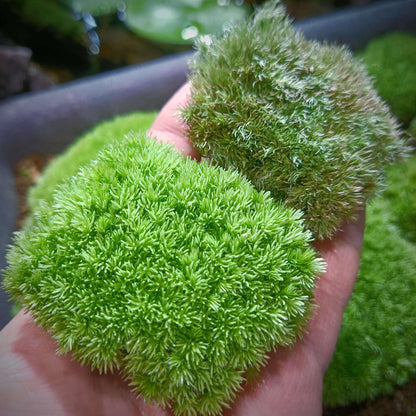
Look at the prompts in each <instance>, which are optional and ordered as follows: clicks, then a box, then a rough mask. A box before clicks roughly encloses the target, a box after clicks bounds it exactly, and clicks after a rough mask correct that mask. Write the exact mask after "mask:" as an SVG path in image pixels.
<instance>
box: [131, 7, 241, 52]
mask: <svg viewBox="0 0 416 416" xmlns="http://www.w3.org/2000/svg"><path fill="white" fill-rule="evenodd" d="M224 3H227V2H224ZM248 11H249V9H248V8H247V7H245V6H238V5H236V4H225V5H224V6H222V5H219V4H218V3H217V1H215V0H180V1H176V2H175V3H174V4H173V3H172V2H170V1H167V0H162V1H152V0H145V1H131V2H130V3H129V5H128V7H127V15H126V24H127V26H128V27H129V28H130V29H131V30H132V31H133V32H135V33H137V34H139V35H140V36H143V37H146V38H149V39H151V40H154V41H157V42H165V43H175V44H190V43H192V42H193V40H194V39H195V37H196V36H198V35H201V34H202V35H203V34H211V33H215V32H219V31H221V30H222V29H223V26H224V24H226V23H229V22H239V21H243V20H244V19H245V18H246V17H247V15H248Z"/></svg>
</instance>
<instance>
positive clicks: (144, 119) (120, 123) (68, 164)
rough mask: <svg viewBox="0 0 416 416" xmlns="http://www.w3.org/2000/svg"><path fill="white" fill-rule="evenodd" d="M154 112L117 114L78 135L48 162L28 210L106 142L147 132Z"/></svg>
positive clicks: (51, 192) (30, 198)
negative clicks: (127, 135) (132, 133)
mask: <svg viewBox="0 0 416 416" xmlns="http://www.w3.org/2000/svg"><path fill="white" fill-rule="evenodd" d="M156 115H157V113H156V112H136V113H131V114H127V115H123V116H118V117H115V118H114V119H112V120H110V121H104V122H102V123H100V124H98V125H96V126H95V127H94V128H93V129H92V130H91V131H89V132H87V133H86V134H84V135H82V136H81V137H80V138H79V139H77V140H76V141H75V142H74V143H73V144H72V145H71V146H70V147H69V148H68V149H66V150H65V152H64V153H62V154H61V155H59V156H58V157H56V158H55V159H53V160H52V161H51V163H50V164H49V165H48V166H47V168H46V169H45V170H44V171H43V173H42V176H41V177H40V178H39V181H38V182H37V183H36V185H35V186H33V187H32V188H31V189H30V191H29V196H28V203H29V208H30V211H31V212H34V211H36V209H37V208H38V206H39V204H40V202H41V201H42V200H46V201H51V200H52V198H53V192H54V190H55V188H56V187H57V185H58V184H60V183H62V182H63V181H64V180H65V179H68V178H70V177H71V176H72V175H75V174H76V173H77V171H78V169H79V168H80V167H81V166H84V165H86V164H88V163H90V162H91V160H93V159H95V158H96V156H97V154H98V152H99V151H100V150H101V149H102V148H103V147H104V146H105V145H106V144H108V143H110V142H113V141H118V140H121V139H122V138H123V136H124V135H126V134H127V133H129V132H133V131H134V132H140V131H141V132H144V131H147V130H148V129H149V128H150V126H151V125H152V123H153V121H154V120H155V118H156Z"/></svg>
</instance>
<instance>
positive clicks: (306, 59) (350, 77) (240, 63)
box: [182, 1, 404, 238]
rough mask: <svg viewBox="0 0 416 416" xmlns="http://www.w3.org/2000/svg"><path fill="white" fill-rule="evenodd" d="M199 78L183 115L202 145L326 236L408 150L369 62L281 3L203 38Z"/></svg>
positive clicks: (196, 67)
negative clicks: (321, 39)
mask: <svg viewBox="0 0 416 416" xmlns="http://www.w3.org/2000/svg"><path fill="white" fill-rule="evenodd" d="M191 81H192V101H191V103H190V105H189V106H188V107H187V108H185V109H184V110H183V111H182V114H183V117H184V119H185V120H186V122H187V124H188V125H189V137H190V139H191V141H192V142H193V143H194V145H195V147H196V148H197V150H198V152H199V153H200V154H201V155H203V156H206V157H208V158H209V159H211V160H212V161H213V162H214V163H215V164H218V165H220V166H222V167H225V168H229V167H232V168H237V169H238V170H239V171H240V172H242V173H243V174H244V175H245V176H246V177H247V178H248V179H249V180H250V181H251V182H252V183H253V184H254V186H255V187H256V188H257V189H263V190H268V191H270V192H271V194H272V196H273V197H274V198H275V199H276V200H278V201H286V202H287V203H288V204H290V205H291V206H293V207H295V208H298V209H301V210H302V211H303V212H304V214H305V221H306V224H307V226H308V228H309V229H310V230H311V231H312V232H313V234H314V235H315V237H316V238H324V237H329V236H331V235H332V234H333V233H334V232H335V231H336V229H337V228H338V227H339V226H340V224H341V222H342V221H343V220H344V219H346V218H352V217H354V213H355V211H356V209H357V206H360V205H362V204H363V203H365V202H366V201H367V200H368V199H369V198H370V197H372V196H373V195H374V194H375V193H376V191H377V189H378V188H379V186H380V184H382V183H383V180H384V179H383V175H384V168H385V165H386V164H388V163H391V162H394V161H395V160H396V158H397V157H398V156H400V155H401V154H402V153H403V152H404V146H403V142H402V140H401V139H400V138H399V132H398V129H397V124H396V122H395V120H393V118H392V117H391V115H390V113H389V110H388V108H387V106H386V105H385V104H384V103H383V102H382V101H381V100H380V99H379V97H378V96H377V93H376V92H375V90H374V88H373V85H372V82H371V80H370V79H369V77H368V76H367V73H366V70H365V67H364V65H363V64H361V63H360V62H358V60H356V59H354V58H353V57H352V55H351V53H350V52H348V51H347V50H346V49H345V48H341V47H337V46H328V45H322V44H319V43H317V42H312V41H308V40H305V39H304V37H303V36H302V35H301V34H299V33H297V32H295V31H294V29H293V27H292V25H291V22H290V21H289V19H288V17H287V16H286V14H285V10H284V8H283V7H282V6H280V5H279V3H278V2H276V1H274V2H269V3H267V5H266V6H265V7H264V8H263V9H262V10H261V11H260V12H259V13H258V14H257V15H256V16H255V17H254V19H253V20H252V21H251V22H250V23H249V24H248V25H240V26H238V27H235V28H234V29H233V30H231V31H229V32H227V33H226V34H225V35H224V36H222V37H218V38H214V37H211V38H209V39H207V38H202V39H201V40H200V41H199V43H198V53H197V58H196V60H195V62H194V63H193V65H192V75H191Z"/></svg>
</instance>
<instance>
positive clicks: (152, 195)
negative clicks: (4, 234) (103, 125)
mask: <svg viewBox="0 0 416 416" xmlns="http://www.w3.org/2000/svg"><path fill="white" fill-rule="evenodd" d="M300 217H301V213H300V212H299V211H296V210H294V209H292V208H287V207H285V206H282V205H279V204H276V203H275V201H274V200H273V199H272V198H271V197H270V196H269V195H268V194H267V193H259V192H257V191H256V190H255V189H254V188H253V187H252V185H251V184H250V183H249V182H248V181H247V180H246V179H243V178H242V177H241V176H240V175H239V174H238V173H237V172H233V171H224V170H222V169H220V168H218V167H213V166H210V165H209V164H208V163H207V162H202V163H199V164H198V163H196V162H195V161H193V160H191V159H184V158H183V157H182V155H181V154H180V153H178V152H177V151H175V150H173V149H172V148H170V147H168V146H167V145H164V144H160V143H157V142H155V141H154V140H153V139H148V138H146V137H145V136H144V135H142V134H141V135H138V136H135V135H129V136H127V137H126V138H124V139H123V140H120V141H118V142H116V143H115V144H114V145H110V146H108V147H106V148H105V149H104V150H103V151H102V152H100V154H99V156H98V158H97V159H96V160H95V161H93V162H91V163H90V164H89V165H88V166H86V167H84V168H82V169H81V170H80V171H79V172H78V173H77V174H76V175H75V176H74V177H72V178H71V179H70V180H69V181H67V182H66V183H65V184H63V185H61V186H59V187H58V190H57V191H56V192H55V193H54V196H53V200H52V201H51V202H43V203H41V204H40V208H39V210H37V211H36V212H35V214H34V217H33V221H32V222H31V223H30V224H28V225H27V226H26V228H25V229H24V230H23V231H21V232H19V233H18V234H17V235H16V238H15V246H14V247H13V248H12V249H11V250H10V252H9V255H8V261H9V265H10V267H9V269H8V271H7V272H6V276H5V286H6V288H7V290H8V291H9V292H10V293H11V294H12V295H13V297H14V298H16V299H18V300H19V301H20V302H21V303H22V304H23V305H25V306H26V307H27V308H28V309H29V310H30V311H31V312H32V314H33V316H34V317H35V319H36V321H37V322H38V323H39V324H41V325H42V326H44V327H46V328H49V329H50V332H51V334H52V336H53V337H54V338H55V339H56V340H57V341H58V344H59V349H60V351H61V352H67V351H71V352H72V354H73V356H74V357H75V358H77V359H78V360H80V361H81V362H83V363H87V364H89V365H91V367H93V368H98V369H100V370H103V371H105V370H107V369H110V370H111V369H114V368H120V369H121V371H122V373H123V374H124V375H125V376H126V377H127V378H128V379H130V380H131V383H132V387H133V388H134V389H135V390H136V391H137V392H138V393H139V394H142V395H143V396H144V397H145V398H146V399H148V400H152V399H155V400H157V401H158V402H159V403H161V404H165V405H168V406H171V407H172V408H173V410H174V411H175V413H176V414H177V415H188V414H194V412H195V411H197V412H200V413H202V414H217V413H219V412H220V411H221V406H222V405H224V404H226V403H228V402H229V401H230V400H231V399H232V398H233V397H234V395H235V393H236V391H238V390H239V389H240V384H241V383H242V381H243V380H244V373H245V372H246V371H247V370H249V369H252V368H259V366H261V365H262V364H264V363H265V361H266V352H267V351H268V350H270V349H271V348H274V347H276V346H278V345H290V344H292V343H293V342H294V341H295V339H296V336H297V334H299V332H300V331H301V330H302V328H303V327H304V325H305V322H306V319H307V318H308V316H309V309H310V305H311V302H312V291H313V288H314V281H315V278H316V273H317V272H319V271H322V261H321V260H319V259H317V258H316V255H315V252H314V250H313V249H312V248H310V246H309V242H310V240H311V235H310V232H307V231H304V228H303V224H302V221H301V220H300Z"/></svg>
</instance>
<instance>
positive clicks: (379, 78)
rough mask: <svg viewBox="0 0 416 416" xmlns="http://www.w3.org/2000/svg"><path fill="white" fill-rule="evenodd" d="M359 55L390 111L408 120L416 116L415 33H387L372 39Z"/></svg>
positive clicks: (401, 119)
mask: <svg viewBox="0 0 416 416" xmlns="http://www.w3.org/2000/svg"><path fill="white" fill-rule="evenodd" d="M360 56H361V57H362V58H363V60H364V63H365V64H366V66H367V68H368V71H369V73H370V74H371V75H372V76H373V77H374V79H375V86H376V88H377V91H378V92H379V94H380V95H381V97H383V99H384V100H386V101H387V103H388V104H389V106H390V108H391V111H392V112H393V113H394V114H395V115H396V116H397V118H398V119H399V120H400V121H401V122H402V123H404V124H405V125H407V124H409V123H410V121H411V120H412V118H414V117H415V116H416V36H414V35H411V34H407V33H392V34H388V35H386V36H383V37H380V38H378V39H375V40H373V41H372V42H370V44H369V45H368V46H367V48H366V49H365V50H364V52H363V53H362V54H360Z"/></svg>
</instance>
